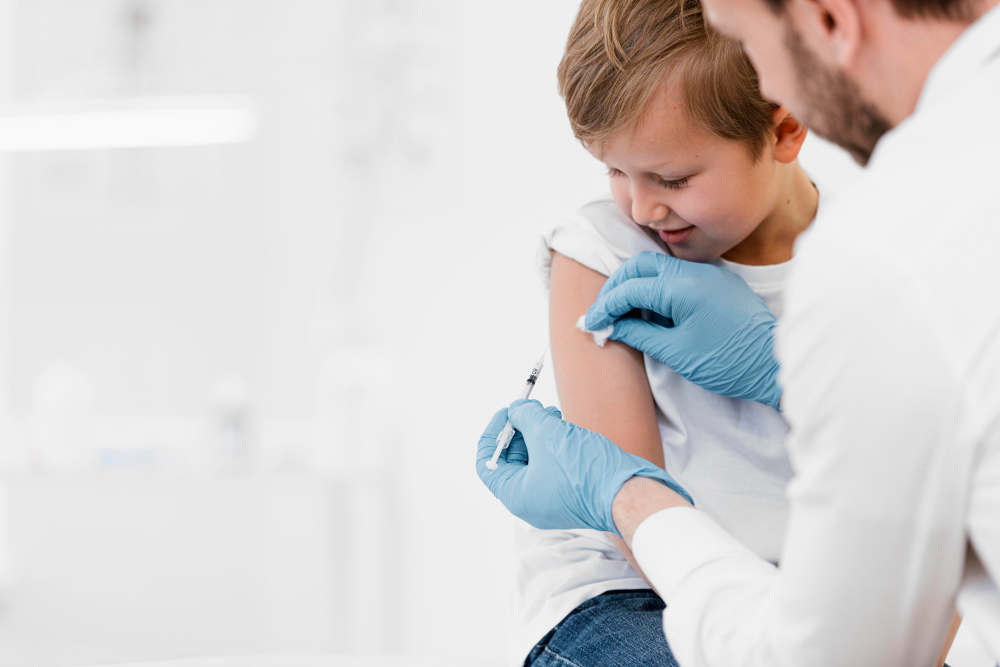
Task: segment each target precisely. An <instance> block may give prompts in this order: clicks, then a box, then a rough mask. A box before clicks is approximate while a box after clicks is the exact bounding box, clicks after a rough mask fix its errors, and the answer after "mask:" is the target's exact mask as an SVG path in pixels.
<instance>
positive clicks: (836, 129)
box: [785, 23, 892, 167]
mask: <svg viewBox="0 0 1000 667" xmlns="http://www.w3.org/2000/svg"><path fill="white" fill-rule="evenodd" d="M785 45H786V46H787V47H788V50H789V52H790V54H791V56H792V66H793V67H794V68H795V75H796V78H797V79H798V81H797V82H796V83H797V85H798V86H799V90H801V95H802V99H803V101H804V102H803V103H804V104H805V106H806V117H804V118H801V119H800V120H802V122H803V123H805V124H806V126H808V127H809V128H810V129H811V130H813V131H814V132H816V134H818V135H819V136H821V137H823V138H824V139H827V140H829V141H832V142H833V143H835V144H837V145H838V146H840V147H841V148H843V149H844V150H846V151H847V152H848V153H850V154H851V156H852V157H853V158H854V160H855V161H856V162H857V163H858V164H860V165H861V166H862V167H863V166H865V165H866V164H868V160H869V159H870V158H871V156H872V151H874V150H875V144H877V143H878V140H879V139H880V138H881V137H882V135H883V134H885V133H886V132H888V131H889V130H891V129H892V125H891V124H890V123H889V121H888V120H887V119H886V117H885V116H884V115H882V112H881V111H879V110H878V109H877V108H875V105H874V104H872V103H870V102H868V101H867V100H865V99H863V98H862V96H861V89H860V88H858V85H857V84H856V83H854V82H853V81H851V80H850V79H848V78H847V75H846V74H844V73H843V72H840V71H837V70H833V69H828V68H826V67H824V66H823V64H822V63H820V62H819V60H818V59H817V58H816V56H815V55H813V53H812V51H810V50H809V49H808V48H807V47H806V45H805V43H804V42H803V41H802V37H801V36H800V35H799V34H798V33H797V32H796V31H795V29H794V28H793V27H792V26H791V25H788V24H787V23H786V25H785Z"/></svg>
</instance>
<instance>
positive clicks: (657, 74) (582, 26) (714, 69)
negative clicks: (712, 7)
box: [559, 0, 777, 160]
mask: <svg viewBox="0 0 1000 667" xmlns="http://www.w3.org/2000/svg"><path fill="white" fill-rule="evenodd" d="M671 74H673V75H679V76H680V82H681V91H682V92H683V96H684V100H683V102H684V104H685V107H686V108H687V110H688V112H689V113H690V115H691V118H692V119H693V120H694V122H695V124H696V125H698V126H699V127H701V128H702V129H704V130H706V131H707V132H710V133H711V134H714V135H716V136H718V137H722V138H723V139H730V140H734V141H741V142H743V143H745V144H746V145H747V148H748V149H749V151H750V154H751V156H752V157H753V158H754V159H755V160H756V159H758V158H759V157H760V156H761V154H762V152H763V150H764V147H765V145H766V144H767V141H768V139H769V138H770V136H771V134H772V131H773V122H772V113H773V111H774V109H776V108H777V106H776V105H774V104H771V103H769V102H767V101H766V100H764V98H763V97H761V94H760V90H759V88H758V83H757V73H756V72H755V71H754V69H753V66H751V65H750V61H749V60H748V59H747V57H746V55H744V53H743V51H742V50H741V49H740V47H739V44H737V43H736V42H734V41H733V40H731V39H729V38H728V37H724V36H723V35H720V34H719V33H717V32H715V31H714V30H712V29H711V28H710V27H709V26H708V24H707V22H706V21H705V17H704V14H703V13H702V8H701V3H700V2H699V0H583V4H582V5H581V6H580V12H579V13H578V14H577V17H576V22H575V23H574V24H573V28H572V30H571V31H570V34H569V40H568V41H567V43H566V52H565V54H564V55H563V59H562V62H560V63H559V92H560V93H562V96H563V99H565V100H566V110H567V112H568V113H569V119H570V123H571V124H572V125H573V133H574V134H575V135H576V137H577V138H578V139H579V140H580V141H582V142H583V143H584V145H586V146H587V147H588V148H591V149H594V150H597V151H598V152H600V144H601V142H602V141H604V140H606V139H607V138H608V137H610V136H611V135H612V134H614V133H615V132H617V131H618V130H620V129H622V128H628V127H634V126H635V123H636V121H637V120H638V119H639V117H640V116H641V115H642V113H643V112H644V111H645V110H646V107H647V106H648V105H649V102H650V99H651V98H652V97H653V95H654V94H655V93H656V90H657V88H658V87H659V86H660V85H661V84H662V83H663V82H664V80H665V79H666V77H667V75H671Z"/></svg>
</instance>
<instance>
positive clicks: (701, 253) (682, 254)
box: [668, 245, 720, 264]
mask: <svg viewBox="0 0 1000 667" xmlns="http://www.w3.org/2000/svg"><path fill="white" fill-rule="evenodd" d="M668 248H669V249H670V254H671V255H673V256H674V257H676V258H677V259H683V260H686V261H688V262H701V263H702V264H706V263H708V262H714V261H715V260H717V259H719V256H720V255H719V253H717V252H712V251H710V250H706V249H704V248H696V247H694V248H692V247H688V246H685V245H672V246H668Z"/></svg>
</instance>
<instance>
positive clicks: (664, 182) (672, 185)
mask: <svg viewBox="0 0 1000 667" xmlns="http://www.w3.org/2000/svg"><path fill="white" fill-rule="evenodd" d="M624 175H625V173H624V172H623V171H621V170H619V169H615V168H614V167H609V168H608V177H609V178H619V177H622V176H624ZM649 177H650V178H651V179H653V182H655V183H656V184H657V185H659V186H660V187H663V188H667V189H668V190H680V189H681V188H683V187H684V186H685V185H687V184H688V181H690V180H691V177H690V176H685V177H684V178H676V179H672V180H671V179H666V178H663V177H662V176H660V175H658V174H650V175H649Z"/></svg>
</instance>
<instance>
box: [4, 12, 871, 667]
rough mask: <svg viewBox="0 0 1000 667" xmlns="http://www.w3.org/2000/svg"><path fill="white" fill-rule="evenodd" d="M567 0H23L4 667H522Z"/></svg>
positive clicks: (564, 209) (9, 15)
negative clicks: (521, 424)
mask: <svg viewBox="0 0 1000 667" xmlns="http://www.w3.org/2000/svg"><path fill="white" fill-rule="evenodd" d="M577 4H578V3H577V0H547V1H546V2H537V1H535V0H507V1H506V2H502V3H500V2H487V1H486V0H474V1H473V0H364V1H358V0H0V664H3V665H37V666H42V665H68V664H81V665H82V664H96V663H101V662H112V661H115V660H153V659H162V658H173V657H183V656H192V655H216V654H227V653H228V654H233V653H239V654H291V653H295V654H310V653H338V654H380V655H381V654H397V655H404V656H414V657H420V656H423V657H434V656H440V657H442V658H450V659H455V658H457V659H460V660H461V663H462V664H466V665H491V666H492V665H501V664H503V659H502V656H503V650H502V648H503V635H504V632H503V627H504V620H505V613H506V606H507V595H508V586H509V580H510V578H509V574H510V571H511V567H510V558H511V551H512V550H511V544H510V542H511V533H512V529H513V527H514V522H515V520H514V519H512V518H510V517H509V516H507V515H506V513H505V512H504V511H502V508H501V507H500V505H499V504H498V503H497V502H496V501H495V500H494V499H493V498H492V497H491V496H490V495H489V494H488V493H487V492H486V491H485V490H484V489H483V488H482V487H481V486H480V484H479V481H478V479H477V478H476V476H475V473H474V469H473V465H472V461H473V447H474V442H475V440H476V439H477V437H478V435H479V433H480V432H481V430H482V427H483V426H484V424H485V423H486V421H487V420H488V418H489V416H490V415H491V414H492V412H493V411H494V410H495V409H496V408H497V407H500V406H502V405H505V404H506V403H508V402H509V401H510V400H511V399H512V398H513V397H514V395H515V394H516V392H517V391H518V390H519V388H520V386H521V383H522V381H523V377H524V375H525V373H526V372H527V370H528V369H529V368H530V364H531V363H532V362H533V361H534V360H535V359H536V358H537V357H538V354H539V353H540V352H541V351H542V349H544V347H545V345H546V342H547V334H546V304H545V294H544V291H543V289H542V287H541V283H540V280H539V278H538V276H537V274H536V272H535V253H536V250H537V247H538V244H539V241H538V232H539V229H540V228H541V227H542V226H543V225H545V224H547V223H550V222H552V221H554V220H556V219H557V218H559V217H561V216H564V215H566V214H568V213H569V212H571V211H572V210H573V209H575V208H576V207H578V206H579V205H581V204H583V203H585V202H587V201H589V200H590V199H592V198H595V197H596V196H600V195H601V194H603V193H604V191H605V187H606V186H605V176H604V170H603V168H602V166H601V165H600V164H599V163H597V162H596V161H595V160H593V159H592V158H591V157H590V156H589V155H587V154H586V152H585V151H584V150H583V149H582V148H581V147H580V146H579V145H578V144H577V142H576V141H575V140H574V138H573V137H572V134H571V132H570V129H569V125H568V123H567V122H566V120H565V117H564V109H563V106H562V102H561V100H560V99H559V96H558V93H557V89H556V77H555V70H556V65H557V64H558V61H559V58H560V56H561V52H562V47H563V44H564V41H565V37H566V34H567V33H568V30H569V26H570V24H571V22H572V19H573V17H574V15H575V12H576V8H577ZM803 161H804V164H805V165H806V168H807V169H809V170H810V171H811V173H812V174H814V176H815V178H816V179H817V180H819V181H820V182H821V183H825V184H827V185H828V186H829V187H830V188H831V189H837V188H839V187H842V186H843V185H845V184H846V183H848V182H849V181H850V180H851V179H852V178H853V177H854V176H855V173H856V170H855V168H854V167H853V164H852V163H851V162H850V161H849V160H848V159H847V158H846V157H844V156H843V155H841V154H840V153H839V152H837V151H834V150H833V149H831V148H830V147H829V146H826V145H824V144H822V142H819V141H817V140H816V139H814V138H810V139H809V141H808V142H807V145H806V154H805V156H804V157H803ZM536 396H537V397H539V398H541V399H542V400H543V401H544V402H547V403H552V402H555V401H556V400H557V397H556V396H555V394H554V391H553V389H552V382H551V376H549V377H543V381H542V382H541V383H540V386H539V390H538V392H537V393H536Z"/></svg>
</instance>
